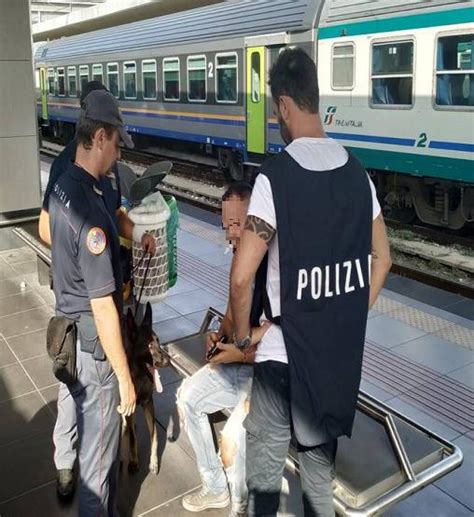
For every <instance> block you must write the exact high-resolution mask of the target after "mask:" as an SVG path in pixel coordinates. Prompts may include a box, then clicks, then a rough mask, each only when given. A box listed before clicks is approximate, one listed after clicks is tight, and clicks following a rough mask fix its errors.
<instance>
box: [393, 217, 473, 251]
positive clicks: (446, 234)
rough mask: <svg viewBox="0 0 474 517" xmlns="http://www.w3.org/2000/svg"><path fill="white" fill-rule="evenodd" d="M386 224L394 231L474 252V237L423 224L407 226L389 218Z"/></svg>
mask: <svg viewBox="0 0 474 517" xmlns="http://www.w3.org/2000/svg"><path fill="white" fill-rule="evenodd" d="M385 223H386V225H387V226H388V227H390V228H392V229H394V230H397V231H407V232H411V233H412V234H414V235H415V236H418V237H422V238H424V239H427V240H429V241H431V242H436V243H437V244H442V245H443V246H460V247H462V248H466V249H472V250H474V237H467V236H465V235H459V234H457V233H455V232H454V231H450V230H447V229H446V230H444V229H441V230H439V229H436V228H432V227H428V226H424V225H422V224H406V223H401V222H399V221H395V220H393V219H387V218H386V219H385Z"/></svg>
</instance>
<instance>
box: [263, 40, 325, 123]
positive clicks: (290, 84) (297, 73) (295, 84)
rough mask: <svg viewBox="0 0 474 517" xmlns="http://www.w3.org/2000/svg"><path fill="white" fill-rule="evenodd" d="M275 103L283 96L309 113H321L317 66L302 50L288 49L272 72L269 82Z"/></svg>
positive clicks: (279, 58) (281, 55)
mask: <svg viewBox="0 0 474 517" xmlns="http://www.w3.org/2000/svg"><path fill="white" fill-rule="evenodd" d="M269 84H270V88H271V92H272V97H273V99H274V100H275V101H277V100H278V98H279V97H281V96H282V95H286V96H288V97H291V98H292V99H293V100H294V101H295V103H296V104H297V106H298V107H299V108H300V109H302V110H305V111H309V113H318V111H319V87H318V74H317V72H316V65H315V64H314V62H313V60H312V59H311V58H310V56H309V55H308V54H307V53H306V52H305V51H304V50H303V49H302V48H287V49H285V50H284V51H283V52H282V53H281V54H280V56H279V57H278V59H277V61H276V63H275V64H274V65H273V66H272V69H271V70H270V80H269Z"/></svg>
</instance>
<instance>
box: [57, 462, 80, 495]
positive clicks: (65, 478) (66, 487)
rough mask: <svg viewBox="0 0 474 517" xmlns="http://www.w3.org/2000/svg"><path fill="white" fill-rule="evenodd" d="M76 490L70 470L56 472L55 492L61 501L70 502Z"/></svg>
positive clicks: (74, 480) (72, 473)
mask: <svg viewBox="0 0 474 517" xmlns="http://www.w3.org/2000/svg"><path fill="white" fill-rule="evenodd" d="M75 488H76V479H75V477H74V472H73V470H72V469H60V470H57V471H56V492H57V494H58V497H59V499H60V500H61V501H70V500H71V499H72V496H73V495H74V490H75Z"/></svg>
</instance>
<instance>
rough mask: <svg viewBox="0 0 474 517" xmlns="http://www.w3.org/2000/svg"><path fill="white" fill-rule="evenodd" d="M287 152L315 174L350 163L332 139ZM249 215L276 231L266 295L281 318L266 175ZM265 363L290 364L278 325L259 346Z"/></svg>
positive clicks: (376, 208) (301, 143) (376, 209)
mask: <svg viewBox="0 0 474 517" xmlns="http://www.w3.org/2000/svg"><path fill="white" fill-rule="evenodd" d="M285 150H286V151H287V152H288V153H289V154H290V155H291V157H292V158H293V159H294V160H295V161H296V162H298V163H299V165H301V167H304V168H305V169H308V170H313V171H328V170H333V169H338V168H339V167H342V166H343V165H345V163H346V162H347V160H348V154H347V151H346V150H345V149H344V147H342V145H340V144H339V143H338V142H337V141H336V140H333V139H332V138H298V139H297V140H294V141H293V142H292V143H291V144H290V145H288V147H286V149H285ZM367 180H368V181H369V183H370V188H371V191H372V206H373V219H376V218H377V217H378V215H379V214H380V204H379V202H378V200H377V195H376V192H375V187H374V185H373V183H372V181H371V180H370V178H369V177H368V176H367ZM248 215H253V216H255V217H259V218H260V219H263V220H264V221H266V222H267V223H268V224H270V225H271V226H272V227H273V228H275V230H277V231H276V233H275V237H274V238H273V241H272V242H271V244H270V248H269V250H268V271H267V293H268V298H269V300H270V306H271V309H272V314H273V316H275V317H276V316H280V314H281V304H280V263H279V253H278V251H279V250H278V229H277V221H276V213H275V205H274V203H273V194H272V187H271V185H270V181H269V180H268V178H267V177H266V176H264V175H263V174H260V175H258V176H257V180H256V182H255V186H254V188H253V192H252V197H251V199H250V206H249V210H248ZM264 320H265V316H264V315H262V318H261V321H264ZM263 361H279V362H281V363H287V362H288V357H287V355H286V348H285V343H284V340H283V333H282V331H281V327H279V326H278V325H272V326H271V327H270V328H269V329H268V331H267V332H266V333H265V335H264V336H263V339H262V341H261V342H260V344H259V345H258V348H257V354H256V357H255V362H257V363H259V362H263Z"/></svg>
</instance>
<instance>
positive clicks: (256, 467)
mask: <svg viewBox="0 0 474 517" xmlns="http://www.w3.org/2000/svg"><path fill="white" fill-rule="evenodd" d="M244 426H245V428H246V429H247V459H246V471H247V487H248V490H249V507H248V515H249V516H254V515H255V516H257V515H258V516H264V515H265V516H270V515H276V514H277V511H278V506H279V504H280V491H281V482H282V477H283V469H284V467H285V461H286V457H287V454H288V447H289V444H290V440H291V434H292V432H291V430H292V425H291V411H290V380H289V372H288V365H286V364H283V363H279V362H276V361H266V362H263V363H256V364H255V368H254V379H253V385H252V395H251V398H250V412H249V414H248V416H247V418H246V420H245V423H244ZM336 449H337V440H333V441H331V442H330V443H327V444H324V445H320V446H317V447H311V448H308V447H302V446H298V459H299V465H300V477H301V485H302V491H303V506H304V514H305V516H318V517H334V515H335V512H334V504H333V495H332V480H333V479H334V463H335V457H336Z"/></svg>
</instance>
